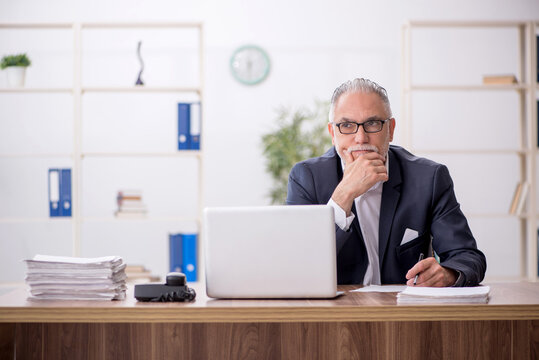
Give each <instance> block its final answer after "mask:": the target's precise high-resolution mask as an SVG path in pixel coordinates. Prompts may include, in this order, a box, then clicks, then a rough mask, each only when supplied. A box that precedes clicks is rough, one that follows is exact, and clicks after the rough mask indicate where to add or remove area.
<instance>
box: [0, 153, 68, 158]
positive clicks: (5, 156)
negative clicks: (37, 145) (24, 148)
mask: <svg viewBox="0 0 539 360" xmlns="http://www.w3.org/2000/svg"><path fill="white" fill-rule="evenodd" d="M53 157H63V158H72V157H73V154H67V153H64V154H62V153H42V154H37V153H36V154H30V153H25V154H0V158H4V159H10V158H12V159H20V158H53Z"/></svg>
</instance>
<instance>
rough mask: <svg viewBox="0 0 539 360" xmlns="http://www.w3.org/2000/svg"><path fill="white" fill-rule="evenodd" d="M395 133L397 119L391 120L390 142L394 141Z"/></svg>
mask: <svg viewBox="0 0 539 360" xmlns="http://www.w3.org/2000/svg"><path fill="white" fill-rule="evenodd" d="M394 133H395V118H391V120H389V141H390V142H391V141H393V134H394Z"/></svg>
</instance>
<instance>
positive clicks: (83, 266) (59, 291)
mask: <svg viewBox="0 0 539 360" xmlns="http://www.w3.org/2000/svg"><path fill="white" fill-rule="evenodd" d="M25 261H26V265H27V267H28V271H27V275H26V283H27V284H28V285H29V286H30V293H31V297H30V298H32V299H54V300H123V299H125V291H126V286H125V279H126V275H125V271H124V270H125V264H124V263H123V260H122V258H121V257H118V256H106V257H100V258H78V257H64V256H47V255H36V256H34V258H33V259H32V260H25Z"/></svg>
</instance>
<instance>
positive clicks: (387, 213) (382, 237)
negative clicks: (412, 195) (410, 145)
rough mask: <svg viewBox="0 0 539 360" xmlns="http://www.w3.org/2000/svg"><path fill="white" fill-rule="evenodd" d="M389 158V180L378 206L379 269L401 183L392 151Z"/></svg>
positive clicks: (382, 260)
mask: <svg viewBox="0 0 539 360" xmlns="http://www.w3.org/2000/svg"><path fill="white" fill-rule="evenodd" d="M388 156H389V180H388V181H387V182H385V183H384V187H383V190H382V202H381V205H380V225H379V233H378V246H379V248H378V250H379V252H380V253H379V258H380V269H382V268H383V265H384V258H385V252H386V250H387V244H388V241H389V235H390V233H391V225H392V224H393V218H394V216H395V211H396V209H397V204H398V202H399V198H400V184H401V182H402V178H401V169H400V165H399V163H398V162H397V159H396V158H395V156H394V155H393V152H392V150H391V149H390V150H389V152H388Z"/></svg>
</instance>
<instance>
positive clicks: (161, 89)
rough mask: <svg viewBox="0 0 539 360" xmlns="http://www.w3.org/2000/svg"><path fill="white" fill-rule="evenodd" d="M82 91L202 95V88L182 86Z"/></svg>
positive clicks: (103, 88) (125, 87) (89, 90)
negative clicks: (191, 93)
mask: <svg viewBox="0 0 539 360" xmlns="http://www.w3.org/2000/svg"><path fill="white" fill-rule="evenodd" d="M81 91H82V92H83V93H85V92H134V93H137V92H140V93H148V92H183V93H188V92H195V93H197V94H200V92H201V89H200V87H181V86H137V87H135V86H85V87H82V89H81Z"/></svg>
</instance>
